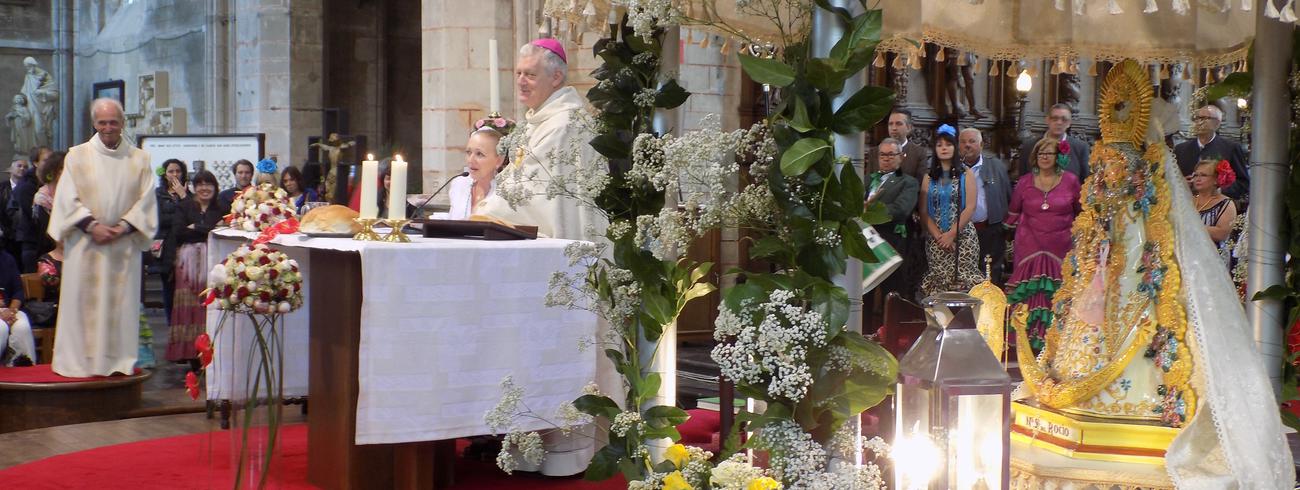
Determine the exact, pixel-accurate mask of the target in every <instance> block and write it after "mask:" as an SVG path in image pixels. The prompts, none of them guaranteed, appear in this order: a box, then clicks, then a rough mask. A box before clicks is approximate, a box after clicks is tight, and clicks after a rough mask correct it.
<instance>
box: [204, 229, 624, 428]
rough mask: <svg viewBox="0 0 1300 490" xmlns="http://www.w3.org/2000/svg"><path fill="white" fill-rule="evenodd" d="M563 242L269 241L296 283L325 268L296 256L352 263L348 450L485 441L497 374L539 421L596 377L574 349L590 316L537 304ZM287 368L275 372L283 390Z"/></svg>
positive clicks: (591, 323)
mask: <svg viewBox="0 0 1300 490" xmlns="http://www.w3.org/2000/svg"><path fill="white" fill-rule="evenodd" d="M214 235H216V236H222V237H251V236H252V234H249V233H242V232H236V231H231V230H222V231H217V232H214ZM569 243H570V242H569V241H568V240H555V239H538V240H511V241H485V240H455V239H437V238H423V237H414V236H413V237H411V243H401V244H399V243H384V242H358V241H354V240H351V239H346V238H342V239H337V238H307V237H305V236H303V235H283V236H279V237H276V239H275V240H273V241H272V242H271V244H272V245H273V246H276V248H279V249H281V250H283V251H285V252H286V253H288V254H289V255H290V256H291V257H294V258H295V259H296V260H298V262H299V266H300V268H302V270H303V271H304V277H305V282H306V283H307V284H311V276H310V267H312V266H313V265H315V266H318V267H324V266H325V265H322V264H309V263H308V261H307V260H306V256H307V253H306V252H307V249H311V248H317V249H328V250H337V251H345V252H359V253H360V254H361V270H362V296H363V300H362V306H361V340H360V346H359V352H358V358H359V367H358V378H359V384H360V393H359V394H358V396H357V413H356V422H357V429H356V443H357V444H391V443H402V442H416V441H432V440H442V439H451V438H455V437H463V436H470V435H478V434H488V433H490V432H491V431H490V430H489V429H488V427H487V426H486V424H485V423H484V422H483V415H484V414H486V413H487V411H488V410H490V409H491V408H492V407H493V406H495V405H496V404H497V402H498V401H499V400H500V399H501V395H502V392H501V389H500V386H499V384H500V382H501V379H502V378H503V377H505V376H507V375H508V376H512V377H513V378H514V381H515V384H516V385H517V386H521V387H523V388H524V390H525V392H524V398H523V401H522V403H521V406H526V407H528V408H530V409H532V410H533V411H534V412H535V413H536V414H537V415H540V416H543V417H547V418H552V419H553V418H554V414H555V410H556V408H557V407H558V406H559V404H560V403H563V402H568V401H572V400H573V399H575V398H577V397H578V396H579V395H580V394H581V390H582V387H583V386H584V385H586V384H587V383H588V382H590V381H592V380H594V378H595V371H596V359H597V357H596V356H597V355H598V354H599V349H589V350H587V351H586V352H579V349H578V340H579V339H580V338H583V337H592V336H594V335H595V333H596V317H595V316H594V315H593V314H591V313H590V312H586V311H570V310H564V309H561V308H547V307H546V306H545V305H544V298H545V296H546V290H547V284H548V282H549V280H550V277H551V275H552V274H553V273H554V272H556V271H561V270H570V269H571V267H570V266H569V263H568V259H567V258H566V257H565V256H564V247H565V246H566V245H568V244H569ZM231 250H233V247H232V248H231ZM210 255H212V254H210ZM221 258H223V256H216V258H215V260H220V259H221ZM308 310H309V308H307V307H305V306H304V307H303V308H301V309H299V310H298V311H295V312H294V313H292V314H290V315H289V316H293V315H298V314H301V317H300V318H286V319H285V327H286V328H285V331H286V357H289V356H290V354H289V353H290V351H291V350H293V349H291V346H293V345H294V344H295V342H296V340H293V339H291V337H294V336H295V335H294V332H296V331H297V330H298V327H296V326H294V325H293V324H296V323H297V322H299V321H302V322H304V323H305V322H306V321H307V316H306V314H305V312H307V311H308ZM302 330H303V331H304V332H305V331H306V329H302ZM302 347H303V349H302V350H301V351H300V354H296V355H298V356H300V357H301V358H302V359H306V348H305V347H306V342H305V341H304V342H303V343H302ZM286 363H287V364H293V365H298V364H299V360H297V359H295V360H292V361H286ZM305 365H306V364H305V361H304V362H302V366H303V367H304V368H303V370H302V374H303V377H302V379H303V380H304V381H305V380H306V369H305ZM295 369H296V367H291V368H290V369H287V370H286V382H285V384H286V392H287V391H288V389H287V387H288V385H290V381H289V378H288V376H287V375H288V374H289V373H290V372H292V371H294V370H295ZM240 379H242V378H240ZM211 385H212V381H209V386H211ZM209 391H211V388H210V389H209ZM519 422H520V429H522V430H540V429H546V428H550V426H549V424H547V423H545V422H542V421H539V420H536V419H534V418H528V417H525V418H521V419H520V420H519Z"/></svg>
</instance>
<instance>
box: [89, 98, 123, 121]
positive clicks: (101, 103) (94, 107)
mask: <svg viewBox="0 0 1300 490" xmlns="http://www.w3.org/2000/svg"><path fill="white" fill-rule="evenodd" d="M104 107H109V108H111V109H113V110H115V111H117V120H118V121H121V122H126V109H125V108H123V107H122V103H121V102H118V100H117V99H114V98H110V97H100V98H98V99H95V100H94V101H93V102H91V103H90V120H91V122H94V121H95V113H96V112H98V111H99V110H100V109H103V108H104Z"/></svg>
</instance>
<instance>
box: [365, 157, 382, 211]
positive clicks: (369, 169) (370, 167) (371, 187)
mask: <svg viewBox="0 0 1300 490" xmlns="http://www.w3.org/2000/svg"><path fill="white" fill-rule="evenodd" d="M378 178H379V162H377V161H375V156H374V155H371V154H369V153H367V154H366V159H365V160H363V161H362V162H361V218H362V219H374V218H378V217H379V201H378V199H379V198H378V181H377V180H376V179H378Z"/></svg>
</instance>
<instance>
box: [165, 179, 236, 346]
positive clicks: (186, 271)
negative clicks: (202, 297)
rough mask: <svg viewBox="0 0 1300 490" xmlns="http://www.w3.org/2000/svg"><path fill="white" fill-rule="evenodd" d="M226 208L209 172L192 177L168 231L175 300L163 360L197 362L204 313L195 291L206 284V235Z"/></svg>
mask: <svg viewBox="0 0 1300 490" xmlns="http://www.w3.org/2000/svg"><path fill="white" fill-rule="evenodd" d="M227 206H228V205H227V204H226V203H225V202H224V201H222V200H221V199H217V177H216V176H214V175H212V172H208V171H207V170H200V171H199V172H198V173H196V174H194V195H193V197H192V198H190V199H186V200H183V201H181V202H180V204H179V205H178V206H177V209H176V214H175V215H174V217H173V219H172V221H171V222H170V225H171V226H169V227H168V228H169V229H170V230H171V233H170V235H171V238H172V240H174V241H175V242H176V266H175V269H174V274H173V277H175V278H176V291H175V293H174V294H175V297H174V298H173V299H172V312H171V317H169V318H168V320H170V321H169V322H168V324H169V325H170V326H171V333H170V335H169V336H168V340H167V360H169V361H175V362H182V361H189V362H190V363H191V364H196V363H195V362H194V361H196V360H197V359H198V354H197V353H196V352H195V350H194V339H195V338H197V337H198V336H199V334H201V333H203V331H204V323H205V320H206V316H207V312H206V310H205V309H204V307H203V304H202V303H201V302H200V301H199V292H201V291H203V289H204V288H206V287H207V283H208V269H207V267H206V266H207V262H208V260H207V256H208V233H209V232H211V231H212V229H213V228H216V227H217V225H219V224H220V223H221V218H222V217H224V216H225V215H226V213H228V212H230V208H229V207H227Z"/></svg>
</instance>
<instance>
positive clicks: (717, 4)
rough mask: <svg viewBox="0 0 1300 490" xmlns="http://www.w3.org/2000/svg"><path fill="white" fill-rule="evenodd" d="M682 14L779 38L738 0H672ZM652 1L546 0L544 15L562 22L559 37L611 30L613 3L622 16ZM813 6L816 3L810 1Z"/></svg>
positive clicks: (754, 35) (750, 34) (757, 38)
mask: <svg viewBox="0 0 1300 490" xmlns="http://www.w3.org/2000/svg"><path fill="white" fill-rule="evenodd" d="M669 1H670V2H671V3H672V4H673V6H674V7H675V8H676V9H677V10H678V11H680V12H681V13H682V14H684V15H686V16H687V17H690V18H693V19H703V20H708V21H720V23H724V24H726V25H727V26H730V27H732V28H735V29H736V30H738V31H740V32H743V33H744V35H745V36H746V37H749V38H750V39H753V40H755V41H775V40H776V39H778V38H779V37H780V33H779V32H777V30H776V28H775V27H774V26H773V25H772V23H771V22H769V21H768V19H766V18H763V17H758V16H753V15H749V14H746V13H744V12H741V10H740V9H739V8H737V6H736V2H735V0H669ZM634 2H636V3H649V2H645V1H644V0H632V1H629V0H546V4H545V6H544V7H543V9H542V14H543V15H544V16H546V17H547V18H549V19H552V20H555V21H558V23H559V24H560V25H556V26H554V28H555V29H556V30H557V31H559V32H556V33H555V34H556V37H560V36H562V35H572V34H576V33H582V32H598V33H603V32H607V30H608V29H609V27H608V25H609V23H610V22H609V17H610V15H609V14H610V6H611V4H614V6H615V8H616V9H618V10H617V12H618V13H619V14H620V15H621V13H622V12H625V11H626V10H627V6H628V5H629V4H631V3H634ZM808 4H809V6H810V7H811V5H812V2H811V1H810V2H808ZM686 27H689V28H691V29H701V30H705V31H711V32H713V33H715V34H720V35H723V36H731V35H732V34H733V33H731V32H728V31H726V30H722V29H718V28H714V27H710V26H705V25H695V24H693V23H691V24H690V25H687V26H686Z"/></svg>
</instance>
